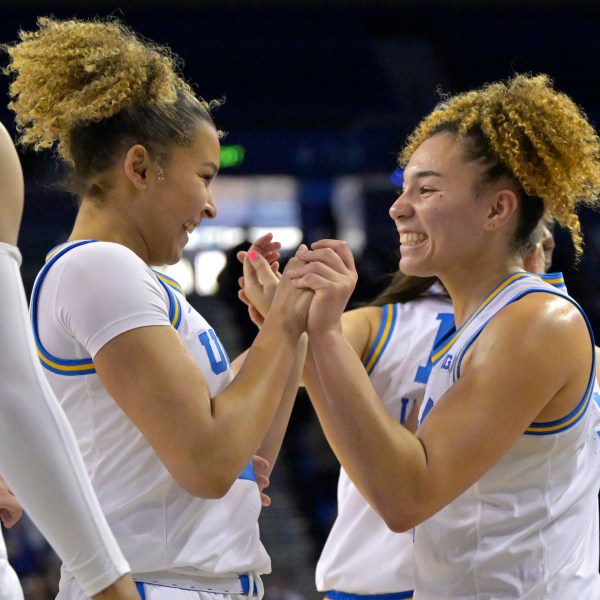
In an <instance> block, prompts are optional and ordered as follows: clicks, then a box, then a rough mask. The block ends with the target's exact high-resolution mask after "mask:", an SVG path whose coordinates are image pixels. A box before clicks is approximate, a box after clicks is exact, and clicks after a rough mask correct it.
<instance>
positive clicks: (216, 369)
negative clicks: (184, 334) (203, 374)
mask: <svg viewBox="0 0 600 600" xmlns="http://www.w3.org/2000/svg"><path fill="white" fill-rule="evenodd" d="M209 334H210V338H209V337H208V336H209ZM198 339H199V340H200V343H201V344H202V345H203V346H204V349H205V350H206V354H208V360H209V361H210V368H211V369H212V372H213V373H214V374H215V375H219V374H220V373H223V372H225V371H226V370H227V365H228V364H229V361H228V360H227V356H226V355H225V350H224V349H223V346H221V342H220V341H219V338H217V336H216V334H215V332H214V331H213V330H212V329H209V330H208V331H203V332H202V333H201V334H200V335H199V336H198ZM211 341H212V342H213V343H212V344H211ZM213 345H214V347H215V348H216V349H217V352H218V353H219V359H218V360H217V357H216V356H215V353H214V352H213Z"/></svg>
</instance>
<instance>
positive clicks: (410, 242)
mask: <svg viewBox="0 0 600 600" xmlns="http://www.w3.org/2000/svg"><path fill="white" fill-rule="evenodd" d="M426 239H427V236H426V235H425V234H424V233H401V234H400V243H401V244H403V245H405V246H416V245H417V244H420V243H421V242H424V241H425V240H426Z"/></svg>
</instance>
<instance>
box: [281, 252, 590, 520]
mask: <svg viewBox="0 0 600 600" xmlns="http://www.w3.org/2000/svg"><path fill="white" fill-rule="evenodd" d="M331 247H333V248H335V250H336V253H337V254H338V257H339V256H340V255H341V256H343V257H344V260H343V261H342V262H340V259H338V258H336V257H334V256H332V254H331V252H330V250H331ZM322 249H325V250H328V251H327V252H321V250H322ZM315 250H316V252H314V253H311V252H308V253H306V254H301V255H300V256H301V258H302V259H303V260H306V261H309V263H310V264H309V265H307V266H306V267H302V268H300V269H298V271H297V272H292V273H291V275H292V276H293V277H296V276H297V277H298V279H297V285H299V286H302V287H304V286H306V287H308V288H310V289H313V290H314V291H315V294H316V298H317V299H318V300H319V301H318V302H315V301H313V303H312V304H311V308H310V312H309V320H308V326H307V331H308V335H309V341H310V343H309V353H308V355H309V358H308V360H307V371H305V376H306V377H307V380H308V381H307V386H308V387H309V391H310V393H311V399H312V400H313V403H314V405H315V409H316V410H317V413H318V415H319V418H320V420H321V423H322V425H323V428H324V430H325V433H326V435H327V437H328V439H329V441H330V444H331V446H332V448H333V449H334V451H335V453H336V455H337V456H338V459H339V460H340V462H341V463H342V465H343V466H344V467H345V468H346V470H347V471H348V474H349V476H350V477H351V478H352V480H353V481H354V482H355V484H356V485H357V486H358V487H359V489H360V490H361V491H362V492H363V494H364V495H365V496H366V497H367V499H368V500H369V501H370V503H371V504H372V505H373V506H374V507H375V508H376V509H377V510H378V511H379V513H380V514H381V515H382V517H383V518H384V519H385V520H386V522H387V523H388V526H390V527H391V528H392V529H394V530H406V529H409V528H411V527H413V526H414V525H416V524H418V523H420V522H422V521H423V520H425V519H426V518H428V517H429V516H431V515H433V514H434V513H435V512H437V511H438V510H439V509H440V508H442V507H443V506H445V505H446V504H448V503H449V502H450V501H452V500H453V499H454V498H456V497H457V496H458V495H459V494H460V493H462V492H463V491H464V490H466V489H467V488H468V487H470V486H471V485H472V484H473V483H475V482H476V481H477V480H478V479H479V478H480V477H481V476H482V475H483V474H484V473H485V472H487V471H488V470H489V469H490V468H491V467H492V466H493V465H494V464H495V463H496V462H497V461H498V460H499V459H500V458H501V457H502V456H503V455H504V454H505V453H506V452H507V450H508V449H509V448H510V446H511V445H512V444H513V443H514V442H515V441H516V440H517V439H518V437H519V436H520V435H521V434H522V433H523V431H524V430H525V429H526V428H527V427H528V425H529V424H530V423H531V422H532V421H534V420H536V419H537V420H553V419H557V418H561V417H562V416H565V415H566V414H568V413H569V412H570V410H572V409H573V408H574V406H575V405H576V404H577V402H578V401H579V399H580V398H581V396H582V395H583V393H584V391H585V387H586V384H587V376H588V374H589V368H590V367H591V355H590V352H591V351H590V343H589V335H588V333H587V329H586V326H585V324H584V322H583V319H582V317H581V316H580V314H579V313H578V312H577V311H576V309H575V308H574V307H572V305H571V304H570V303H568V302H567V301H565V300H563V299H561V298H555V297H552V296H547V295H545V294H533V295H531V296H528V297H526V298H523V299H522V300H520V301H519V302H516V303H514V304H512V305H510V306H509V307H507V308H505V309H504V310H503V311H502V312H501V313H499V314H498V315H497V317H496V318H495V319H494V320H493V321H492V322H491V323H490V324H489V325H488V327H487V328H486V330H484V332H483V333H482V334H481V336H480V338H479V339H478V341H477V342H476V344H475V345H474V346H473V348H472V351H471V357H470V360H469V362H468V364H467V365H465V369H464V372H463V374H462V376H461V378H460V379H459V381H458V382H457V383H456V384H455V385H454V386H453V387H452V388H450V390H449V391H448V392H447V393H446V394H445V395H444V397H443V398H442V399H441V400H440V401H439V402H438V403H437V404H436V406H435V407H434V409H433V410H432V411H431V412H430V414H429V415H428V416H427V418H426V419H425V422H424V423H423V425H422V426H421V427H420V428H419V429H418V430H417V433H416V435H413V434H411V433H410V432H408V431H407V430H406V429H405V428H403V427H402V426H400V425H399V424H398V423H396V422H395V421H394V420H393V419H392V418H391V417H390V416H389V415H388V414H387V413H386V411H385V409H384V408H383V407H382V405H381V403H380V402H376V401H375V400H376V394H375V391H374V390H373V388H372V386H371V384H370V381H369V379H368V377H367V375H366V373H365V372H364V369H360V368H359V364H360V362H359V360H358V359H357V357H356V354H355V352H354V351H353V350H352V348H351V347H350V346H349V344H348V343H347V342H346V340H345V339H344V338H343V336H342V335H341V331H340V330H341V326H340V315H341V306H342V305H343V297H344V293H346V294H347V296H346V297H348V296H349V294H348V293H347V291H348V289H349V288H351V287H352V281H353V280H354V279H355V274H354V272H353V265H352V263H351V258H350V257H348V255H347V252H349V251H348V250H347V248H346V249H344V248H343V247H340V246H339V245H338V244H336V243H335V242H329V241H326V242H320V243H318V244H316V245H315ZM313 261H315V262H313ZM341 290H346V291H345V292H344V293H342V291H341ZM523 331H528V335H527V336H523V333H522V332H523ZM515 340H518V341H519V343H518V344H516V343H515ZM565 347H569V348H573V353H572V354H570V356H569V357H565V356H564V353H562V354H561V353H560V351H559V349H560V348H565ZM532 357H535V359H533V358H532ZM525 364H526V365H527V366H528V368H527V369H517V370H515V365H525ZM491 365H492V366H493V368H492V367H491ZM483 399H485V401H483ZM490 432H493V435H491V434H490ZM382 457H385V458H384V459H383V460H382Z"/></svg>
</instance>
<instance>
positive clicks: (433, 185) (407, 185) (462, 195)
mask: <svg viewBox="0 0 600 600" xmlns="http://www.w3.org/2000/svg"><path fill="white" fill-rule="evenodd" d="M465 143H468V142H465V141H464V140H462V139H457V137H456V135H455V134H452V133H449V132H442V133H437V134H435V135H433V136H432V137H430V138H428V139H426V140H425V141H424V142H423V143H422V144H421V145H420V146H419V147H418V148H417V149H416V150H415V152H414V153H413V155H412V156H411V158H410V160H409V162H408V164H407V165H406V168H405V170H404V175H403V178H404V181H403V189H402V193H401V194H400V196H399V197H398V198H397V199H396V201H395V202H394V204H393V205H392V207H391V208H390V216H391V217H392V219H393V220H394V222H395V224H396V227H397V229H398V233H399V235H400V253H401V259H400V269H401V270H402V272H403V273H405V274H407V275H419V276H429V275H441V274H442V273H444V272H445V271H447V269H448V268H453V267H454V266H456V265H457V264H461V265H469V264H471V261H472V260H473V258H474V257H476V256H477V253H478V252H479V250H480V248H481V246H480V245H481V244H483V243H485V239H484V235H485V232H484V229H483V223H484V221H485V217H486V216H487V215H488V214H489V205H488V203H487V202H485V193H484V194H482V195H480V196H477V194H476V191H475V190H476V189H477V184H478V183H480V182H481V179H482V175H483V165H482V164H481V163H480V162H479V161H467V160H466V157H465V148H464V144H465Z"/></svg>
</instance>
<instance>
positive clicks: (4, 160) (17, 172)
mask: <svg viewBox="0 0 600 600" xmlns="http://www.w3.org/2000/svg"><path fill="white" fill-rule="evenodd" d="M0 182H1V185H0V242H6V243H7V244H11V245H13V246H16V245H17V238H18V236H19V226H20V224H21V217H22V215H23V172H22V170H21V163H20V161H19V157H18V155H17V151H16V150H15V147H14V144H13V142H12V140H11V138H10V135H9V134H8V131H6V128H5V127H4V125H2V123H0Z"/></svg>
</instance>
